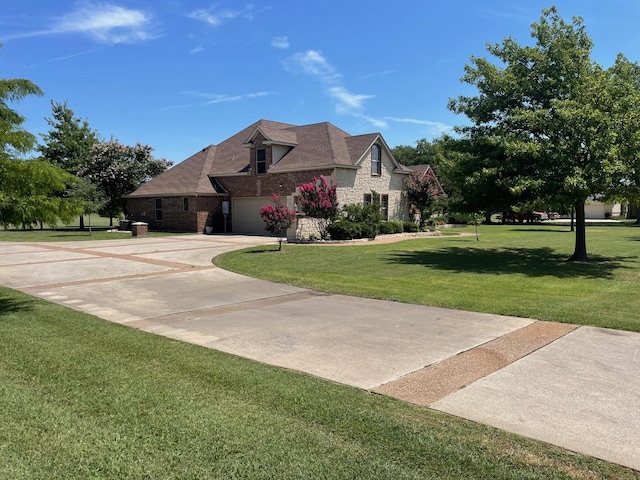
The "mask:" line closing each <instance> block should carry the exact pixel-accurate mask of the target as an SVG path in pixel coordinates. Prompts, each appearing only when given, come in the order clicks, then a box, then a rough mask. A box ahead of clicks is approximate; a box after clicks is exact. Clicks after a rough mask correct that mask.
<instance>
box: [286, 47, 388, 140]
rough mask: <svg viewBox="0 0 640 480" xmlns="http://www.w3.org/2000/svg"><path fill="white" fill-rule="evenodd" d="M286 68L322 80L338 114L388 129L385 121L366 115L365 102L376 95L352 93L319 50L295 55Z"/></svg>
mask: <svg viewBox="0 0 640 480" xmlns="http://www.w3.org/2000/svg"><path fill="white" fill-rule="evenodd" d="M285 68H287V69H288V70H289V71H292V72H295V73H299V72H301V73H304V74H306V75H309V76H312V77H315V78H316V79H318V80H320V82H321V83H322V85H323V86H324V88H325V92H326V94H327V96H328V97H329V98H330V99H331V100H332V101H333V102H334V104H335V109H336V112H337V113H338V114H340V115H350V116H353V117H357V118H360V119H362V120H365V121H367V122H369V123H371V124H372V125H374V126H376V127H377V128H386V126H387V125H386V122H385V121H384V120H379V119H375V118H372V117H369V116H367V115H365V114H364V108H365V105H364V104H365V101H366V100H369V99H371V98H374V97H375V95H364V94H359V93H353V92H350V91H349V90H348V89H347V88H346V87H345V86H344V84H343V81H342V74H341V73H340V72H339V71H338V70H337V69H336V68H335V67H334V66H333V65H332V64H331V63H330V62H329V61H328V60H327V59H326V58H325V57H324V55H323V54H322V52H320V51H318V50H308V51H306V52H298V53H295V54H293V55H292V56H291V57H289V59H288V60H287V62H286V63H285Z"/></svg>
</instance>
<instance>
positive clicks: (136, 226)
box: [131, 222, 149, 237]
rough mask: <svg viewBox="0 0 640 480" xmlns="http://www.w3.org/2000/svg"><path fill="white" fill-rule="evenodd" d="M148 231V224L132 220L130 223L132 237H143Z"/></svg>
mask: <svg viewBox="0 0 640 480" xmlns="http://www.w3.org/2000/svg"><path fill="white" fill-rule="evenodd" d="M148 232H149V224H148V223H144V222H133V223H132V224H131V235H132V236H134V237H144V236H145V235H146V234H147V233H148Z"/></svg>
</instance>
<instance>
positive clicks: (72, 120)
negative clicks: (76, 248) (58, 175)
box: [38, 101, 100, 229]
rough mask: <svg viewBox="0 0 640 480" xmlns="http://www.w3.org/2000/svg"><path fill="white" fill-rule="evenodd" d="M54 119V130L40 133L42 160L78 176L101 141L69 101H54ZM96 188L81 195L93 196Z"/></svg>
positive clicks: (89, 201) (48, 119)
mask: <svg viewBox="0 0 640 480" xmlns="http://www.w3.org/2000/svg"><path fill="white" fill-rule="evenodd" d="M51 111H52V117H51V118H46V121H47V123H48V124H49V125H50V126H51V129H50V130H49V132H48V133H46V134H41V137H42V139H43V141H44V144H42V145H40V146H38V150H39V151H40V153H41V154H42V157H43V159H45V160H47V161H48V162H49V163H51V164H52V165H56V166H58V167H60V168H62V169H63V170H65V171H66V172H68V173H70V174H72V175H78V174H79V172H80V169H81V167H82V166H84V164H85V163H87V162H88V160H89V158H91V149H92V148H93V146H94V145H95V144H97V143H98V142H99V141H100V138H99V136H98V134H97V132H96V131H95V130H92V129H91V128H90V127H89V122H88V121H87V120H81V119H80V118H78V117H76V116H75V114H74V113H73V110H71V108H69V106H68V105H67V102H66V101H65V102H64V103H56V102H53V101H52V102H51ZM94 191H95V189H88V188H84V187H83V188H80V189H76V190H75V192H74V194H75V195H78V194H79V193H80V192H83V193H85V194H90V192H94ZM84 200H85V201H86V202H88V203H91V204H95V201H96V199H95V198H89V197H87V198H85V199H84ZM80 229H84V216H83V215H80Z"/></svg>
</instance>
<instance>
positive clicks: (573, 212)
mask: <svg viewBox="0 0 640 480" xmlns="http://www.w3.org/2000/svg"><path fill="white" fill-rule="evenodd" d="M575 230H576V207H575V206H572V207H571V231H572V232H575Z"/></svg>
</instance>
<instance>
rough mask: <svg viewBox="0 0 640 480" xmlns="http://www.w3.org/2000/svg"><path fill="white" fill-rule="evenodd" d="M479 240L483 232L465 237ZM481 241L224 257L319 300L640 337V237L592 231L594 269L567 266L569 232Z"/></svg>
mask: <svg viewBox="0 0 640 480" xmlns="http://www.w3.org/2000/svg"><path fill="white" fill-rule="evenodd" d="M464 230H465V231H467V232H469V233H472V232H473V228H471V227H469V228H467V229H464ZM479 232H480V241H479V242H478V241H476V238H475V236H464V237H463V236H457V237H452V236H447V237H441V238H424V239H411V240H406V241H402V242H398V243H391V244H382V245H367V244H353V245H340V246H335V245H333V246H327V245H285V246H283V251H282V252H277V251H274V249H273V247H262V248H250V249H246V250H242V251H236V252H230V253H227V254H224V255H222V256H220V257H217V258H216V259H215V260H214V261H215V263H216V264H217V265H219V266H221V267H223V268H226V269H229V270H232V271H235V272H239V273H244V274H247V275H250V276H254V277H259V278H263V279H267V280H272V281H276V282H284V283H289V284H292V285H297V286H300V287H305V288H312V289H316V290H321V291H326V292H333V293H342V294H351V295H358V296H366V297H372V298H380V299H388V300H397V301H400V302H409V303H417V304H424V305H436V306H442V307H450V308H456V309H463V310H473V311H478V312H488V313H497V314H504V315H515V316H521V317H531V318H537V319H541V320H552V321H558V322H568V323H574V324H579V325H595V326H601V327H609V328H617V329H624V330H631V331H636V332H638V331H640V295H638V285H639V284H640V227H637V226H634V225H632V224H630V223H623V224H618V225H616V224H613V225H606V226H603V225H594V226H588V227H587V248H588V252H589V254H590V256H591V259H592V261H591V262H590V263H573V262H566V261H565V259H566V258H568V257H569V256H570V255H571V253H572V252H573V242H574V234H573V233H572V232H570V231H569V227H567V226H559V225H545V224H543V225H517V226H505V225H490V226H480V227H479Z"/></svg>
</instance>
